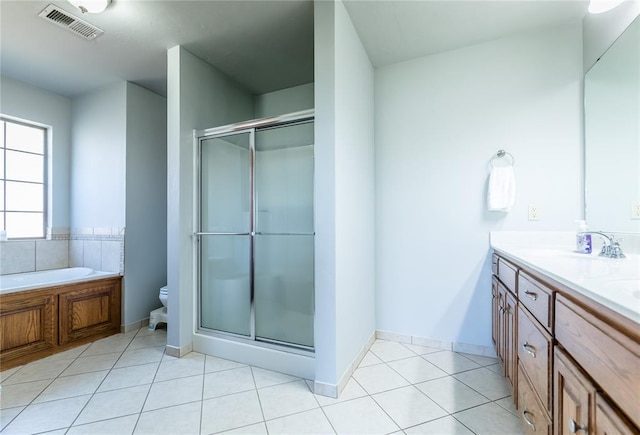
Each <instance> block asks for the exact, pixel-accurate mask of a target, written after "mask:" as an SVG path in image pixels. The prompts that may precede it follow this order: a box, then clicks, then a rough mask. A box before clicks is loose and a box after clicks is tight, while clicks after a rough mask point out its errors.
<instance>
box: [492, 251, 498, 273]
mask: <svg viewBox="0 0 640 435" xmlns="http://www.w3.org/2000/svg"><path fill="white" fill-rule="evenodd" d="M491 272H492V273H493V274H494V275H496V276H497V275H498V256H497V255H496V254H493V255H491Z"/></svg>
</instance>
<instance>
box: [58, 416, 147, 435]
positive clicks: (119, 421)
mask: <svg viewBox="0 0 640 435" xmlns="http://www.w3.org/2000/svg"><path fill="white" fill-rule="evenodd" d="M137 421H138V415H137V414H134V415H127V416H125V417H118V418H112V419H109V420H103V421H97V422H95V423H89V424H83V425H81V426H71V427H70V428H69V431H68V432H67V434H66V435H88V434H90V435H114V434H118V435H130V434H132V433H133V428H134V427H136V422H137Z"/></svg>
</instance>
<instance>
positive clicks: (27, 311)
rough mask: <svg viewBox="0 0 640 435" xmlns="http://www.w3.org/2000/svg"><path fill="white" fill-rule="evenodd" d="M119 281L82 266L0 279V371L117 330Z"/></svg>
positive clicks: (118, 328) (119, 279)
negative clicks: (0, 329)
mask: <svg viewBox="0 0 640 435" xmlns="http://www.w3.org/2000/svg"><path fill="white" fill-rule="evenodd" d="M121 283H122V277H121V276H120V275H119V274H117V273H112V272H100V271H95V270H93V269H89V268H87V267H71V268H66V269H54V270H47V271H41V272H27V273H16V274H11V275H2V276H0V328H2V331H0V332H1V333H2V336H3V337H8V338H7V339H6V340H2V341H0V360H2V367H1V369H2V370H4V369H7V368H11V367H14V366H17V365H21V364H26V363H28V362H31V361H34V360H37V359H40V358H42V357H45V356H49V355H52V354H54V353H57V352H60V351H62V350H66V349H69V348H70V347H73V346H77V345H79V344H83V343H88V342H90V341H93V340H96V339H98V338H103V337H106V336H109V335H112V334H116V333H118V332H120V329H121V327H120V321H121V317H120V314H121V306H120V301H121V285H122V284H121Z"/></svg>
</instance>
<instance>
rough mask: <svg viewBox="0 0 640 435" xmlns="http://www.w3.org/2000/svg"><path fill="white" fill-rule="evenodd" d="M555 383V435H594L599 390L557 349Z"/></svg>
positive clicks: (555, 354) (555, 355)
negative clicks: (594, 413) (595, 408)
mask: <svg viewBox="0 0 640 435" xmlns="http://www.w3.org/2000/svg"><path fill="white" fill-rule="evenodd" d="M553 379H554V386H555V388H554V394H555V395H554V399H555V400H554V412H553V427H554V433H556V434H558V435H560V434H574V433H580V434H588V433H591V432H592V431H590V428H592V427H593V425H592V423H591V420H592V416H593V411H592V410H593V406H594V396H595V388H594V386H593V384H591V382H590V381H589V380H588V379H587V378H586V377H585V376H584V374H582V372H581V370H580V369H579V368H578V367H577V366H576V365H575V364H574V363H573V361H571V360H570V359H569V357H567V356H566V355H565V354H564V352H562V351H561V350H559V349H558V347H557V346H556V348H555V352H554V373H553Z"/></svg>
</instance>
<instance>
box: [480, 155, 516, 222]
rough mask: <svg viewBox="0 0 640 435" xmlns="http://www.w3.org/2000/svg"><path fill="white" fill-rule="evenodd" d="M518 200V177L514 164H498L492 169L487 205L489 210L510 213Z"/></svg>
mask: <svg viewBox="0 0 640 435" xmlns="http://www.w3.org/2000/svg"><path fill="white" fill-rule="evenodd" d="M515 202H516V177H515V173H514V172H513V166H498V167H494V168H492V169H491V174H490V175H489V190H488V191H487V207H488V208H489V211H502V212H505V213H508V212H509V211H510V210H511V207H513V204H515Z"/></svg>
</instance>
